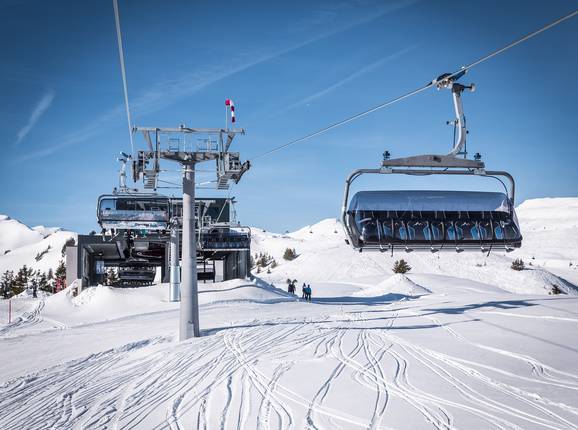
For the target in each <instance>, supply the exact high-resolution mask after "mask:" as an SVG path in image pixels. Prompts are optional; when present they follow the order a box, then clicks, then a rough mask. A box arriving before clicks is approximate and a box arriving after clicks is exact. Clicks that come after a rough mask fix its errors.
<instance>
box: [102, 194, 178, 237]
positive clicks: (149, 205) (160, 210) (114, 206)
mask: <svg viewBox="0 0 578 430" xmlns="http://www.w3.org/2000/svg"><path fill="white" fill-rule="evenodd" d="M96 216H97V220H98V224H99V225H100V227H101V228H102V229H103V230H113V229H114V230H166V229H167V228H168V227H169V222H170V205H169V198H168V197H166V196H162V195H159V194H144V193H126V194H125V193H122V194H104V195H101V196H100V197H99V198H98V203H97V210H96Z"/></svg>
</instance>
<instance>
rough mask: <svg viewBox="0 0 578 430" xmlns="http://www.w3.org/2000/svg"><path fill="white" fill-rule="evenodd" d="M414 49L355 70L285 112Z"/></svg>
mask: <svg viewBox="0 0 578 430" xmlns="http://www.w3.org/2000/svg"><path fill="white" fill-rule="evenodd" d="M416 47H417V45H413V46H410V47H408V48H405V49H402V50H400V51H397V52H395V53H393V54H391V55H388V56H387V57H384V58H381V59H379V60H377V61H374V62H372V63H369V64H367V65H366V66H364V67H362V68H360V69H358V70H356V71H355V72H353V73H351V74H349V75H348V76H346V77H344V78H343V79H340V80H339V81H337V82H335V83H334V84H331V85H329V86H328V87H325V88H323V89H322V90H319V91H317V92H315V93H313V94H311V95H310V96H307V97H305V98H304V99H301V100H299V101H298V102H295V103H293V104H291V105H289V106H287V108H286V109H285V111H288V110H291V109H294V108H296V107H299V106H303V105H307V104H309V103H311V102H312V101H314V100H317V99H319V98H321V97H323V96H324V95H326V94H328V93H330V92H332V91H334V90H336V89H337V88H339V87H342V86H343V85H345V84H347V83H349V82H351V81H353V80H355V79H357V78H359V77H360V76H363V75H365V74H366V73H369V72H372V71H374V70H375V69H377V68H379V67H381V66H382V65H384V64H385V63H387V62H389V61H392V60H395V59H397V58H399V57H401V56H402V55H405V54H407V53H408V52H411V51H413V50H414V49H415V48H416Z"/></svg>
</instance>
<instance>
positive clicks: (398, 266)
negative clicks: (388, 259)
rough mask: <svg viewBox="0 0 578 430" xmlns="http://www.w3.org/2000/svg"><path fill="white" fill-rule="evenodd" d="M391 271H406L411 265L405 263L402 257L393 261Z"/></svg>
mask: <svg viewBox="0 0 578 430" xmlns="http://www.w3.org/2000/svg"><path fill="white" fill-rule="evenodd" d="M392 270H393V273H407V272H409V271H410V270H411V266H410V265H409V264H407V262H406V261H405V260H404V259H401V260H397V261H396V262H395V263H393V268H392Z"/></svg>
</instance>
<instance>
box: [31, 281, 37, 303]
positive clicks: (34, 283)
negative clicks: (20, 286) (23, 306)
mask: <svg viewBox="0 0 578 430" xmlns="http://www.w3.org/2000/svg"><path fill="white" fill-rule="evenodd" d="M37 291H38V283H37V282H36V279H34V280H32V297H33V298H35V299H36V298H38V294H37Z"/></svg>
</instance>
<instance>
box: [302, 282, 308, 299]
mask: <svg viewBox="0 0 578 430" xmlns="http://www.w3.org/2000/svg"><path fill="white" fill-rule="evenodd" d="M306 290H307V285H305V282H303V286H302V287H301V293H302V294H301V298H302V299H305V300H307V293H306V292H305V291H306Z"/></svg>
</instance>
